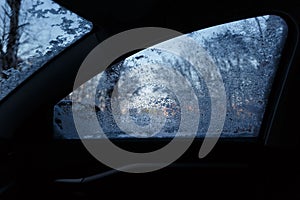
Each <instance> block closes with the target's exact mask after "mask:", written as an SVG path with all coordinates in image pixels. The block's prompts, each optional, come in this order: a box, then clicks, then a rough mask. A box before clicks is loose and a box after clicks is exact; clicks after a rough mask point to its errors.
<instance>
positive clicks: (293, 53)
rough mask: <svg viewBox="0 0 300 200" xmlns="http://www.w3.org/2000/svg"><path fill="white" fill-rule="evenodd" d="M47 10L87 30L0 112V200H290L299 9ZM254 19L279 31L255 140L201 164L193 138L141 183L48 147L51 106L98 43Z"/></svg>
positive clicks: (145, 5) (74, 148) (150, 5)
mask: <svg viewBox="0 0 300 200" xmlns="http://www.w3.org/2000/svg"><path fill="white" fill-rule="evenodd" d="M55 2H57V3H58V4H60V5H62V6H64V7H66V8H67V9H69V10H71V11H73V12H75V13H77V14H78V15H80V16H82V17H83V18H85V19H87V20H89V21H91V22H92V23H93V30H92V31H91V32H90V33H88V34H87V35H85V36H84V37H83V38H81V39H80V40H78V41H76V42H75V43H74V44H72V45H71V46H69V47H68V48H66V49H65V50H64V51H63V52H62V53H60V54H59V55H57V56H56V57H54V58H53V59H51V60H50V61H49V62H48V63H46V64H45V66H43V67H42V68H41V69H39V70H38V71H37V72H36V73H34V74H33V75H32V76H31V77H30V78H28V79H27V80H26V81H24V82H23V83H22V84H21V85H19V86H18V87H17V88H16V89H15V90H14V91H12V92H11V93H10V94H9V95H7V96H6V97H5V98H4V99H3V100H2V101H1V102H0V135H1V139H0V143H1V144H0V163H1V164H0V199H24V198H30V199H35V198H36V199H59V198H67V199H100V198H105V197H106V198H107V197H109V198H115V197H116V198H117V197H121V198H144V197H150V198H160V197H161V195H163V196H166V197H168V198H169V197H173V196H175V197H176V196H177V197H179V196H182V197H184V198H200V199H201V198H204V199H206V198H207V199H220V198H229V199H233V198H234V199H235V198H236V199H299V198H300V194H299V187H300V172H299V169H300V166H299V140H300V138H299V130H298V127H297V121H298V119H299V118H298V117H297V113H298V110H299V104H298V102H299V101H298V96H296V95H297V93H298V91H299V89H297V88H298V87H299V80H300V79H299V73H300V72H299V66H300V59H299V58H300V46H299V43H298V41H299V25H300V12H299V11H300V3H299V2H297V1H294V2H290V1H289V2H288V1H272V0H266V1H259V0H254V1H249V2H244V1H240V2H234V1H231V0H230V1H226V2H225V1H224V2H217V1H207V2H201V1H200V2H194V1H190V0H188V1H170V0H166V1H158V0H147V1H136V0H129V1H114V0H112V1H100V2H97V1H92V0H85V1H81V0H55ZM264 14H275V15H279V16H281V17H282V18H283V19H284V20H285V21H286V23H287V25H288V28H289V29H288V37H287V40H286V43H285V46H284V49H283V53H282V58H281V60H280V66H279V69H278V72H277V73H276V77H275V80H274V83H273V85H272V89H271V93H270V96H269V103H268V105H267V108H266V113H265V115H264V119H263V122H262V125H261V129H260V132H259V135H258V136H257V137H254V138H240V139H239V138H222V139H221V140H219V141H218V143H217V144H216V146H215V147H214V149H213V150H212V151H211V152H210V153H209V154H208V155H207V156H206V157H205V158H203V159H199V158H198V151H199V148H200V146H201V144H202V142H203V139H201V138H197V139H195V140H194V141H193V143H192V145H191V146H190V147H189V149H188V150H187V151H186V152H185V153H184V154H183V155H182V156H181V157H180V158H179V159H178V160H176V161H175V162H174V163H172V164H170V165H169V166H167V167H165V168H163V169H160V170H158V171H154V172H149V173H126V172H121V171H117V170H114V169H111V168H109V167H107V166H106V165H104V164H102V163H100V162H99V161H98V160H96V159H95V158H94V157H93V156H92V155H90V154H89V152H88V151H87V150H86V149H85V148H84V146H83V145H82V142H81V141H80V140H54V139H53V107H54V105H55V104H56V103H58V102H59V101H60V100H61V99H62V98H64V97H65V96H67V95H68V94H69V93H70V92H72V90H73V83H74V80H75V77H76V73H77V71H78V69H79V67H80V65H81V63H82V61H83V60H84V58H85V57H86V55H87V54H88V53H89V52H90V51H91V50H92V49H93V48H94V47H95V46H96V45H97V44H99V43H101V42H102V41H103V40H105V39H106V38H108V37H110V36H112V35H114V34H116V33H119V32H121V31H125V30H129V29H132V28H137V27H165V28H169V29H173V30H176V31H180V32H182V33H189V32H192V31H194V30H200V29H203V28H207V27H211V26H215V25H218V24H223V23H226V22H231V21H236V20H239V19H244V18H248V17H255V16H259V15H264ZM127 56H129V55H123V56H121V57H120V58H119V59H118V61H119V60H122V59H124V58H126V57H127ZM166 142H167V141H164V140H163V139H162V140H130V139H128V140H116V141H115V143H116V144H117V145H119V146H121V147H124V148H126V149H130V150H132V151H135V152H146V151H149V150H151V149H155V148H159V147H161V146H163V145H165V144H166Z"/></svg>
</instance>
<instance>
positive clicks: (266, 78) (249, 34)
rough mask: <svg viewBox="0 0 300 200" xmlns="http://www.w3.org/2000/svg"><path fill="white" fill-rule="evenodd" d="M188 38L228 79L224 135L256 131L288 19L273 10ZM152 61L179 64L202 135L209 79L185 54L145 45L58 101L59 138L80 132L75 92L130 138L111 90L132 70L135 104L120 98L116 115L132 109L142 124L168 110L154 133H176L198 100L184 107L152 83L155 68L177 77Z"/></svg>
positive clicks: (110, 131)
mask: <svg viewBox="0 0 300 200" xmlns="http://www.w3.org/2000/svg"><path fill="white" fill-rule="evenodd" d="M188 36H189V37H191V38H193V39H194V40H195V41H197V42H198V43H199V45H201V46H202V47H203V48H204V49H205V50H206V51H207V53H208V54H209V55H210V56H211V58H212V59H213V61H214V62H215V64H216V65H217V67H218V68H219V70H220V72H221V75H222V78H223V81H224V85H225V90H226V95H227V115H226V120H225V124H224V127H223V131H222V135H221V137H255V136H257V134H258V133H259V130H260V126H261V123H262V119H263V116H264V112H265V108H266V105H267V103H268V96H269V93H270V90H271V86H272V82H273V79H274V76H275V74H276V70H277V68H278V65H279V61H280V57H281V51H282V49H283V46H284V42H285V39H286V36H287V25H286V23H285V22H284V21H283V19H281V18H280V17H278V16H274V15H267V16H261V17H256V18H249V19H245V20H240V21H236V22H231V23H227V24H222V25H219V26H215V27H211V28H207V29H203V30H199V31H195V32H192V33H189V34H188ZM149 64H152V65H153V66H154V65H155V66H161V67H166V68H168V67H169V68H173V69H176V70H177V71H178V72H179V73H180V74H181V75H183V76H184V77H185V78H186V79H187V80H188V81H189V82H190V84H191V86H192V88H193V90H194V92H195V94H196V96H197V98H198V106H199V108H200V111H201V116H200V121H199V124H198V127H199V128H198V133H197V136H198V137H204V136H205V133H206V131H207V128H208V125H209V120H210V103H211V102H210V96H209V94H208V89H207V87H206V85H205V82H204V81H203V79H202V78H201V76H200V75H199V74H197V72H196V71H195V69H193V66H191V64H190V63H188V62H187V61H186V60H185V59H184V58H181V57H178V56H175V55H172V54H171V53H170V52H164V51H161V50H158V49H155V48H148V49H145V50H143V51H140V52H138V53H136V54H134V55H132V56H130V57H128V58H126V59H125V60H124V61H122V62H120V63H118V64H115V65H113V66H111V67H108V68H107V69H106V70H105V71H104V72H103V73H101V74H99V75H97V77H98V78H99V82H97V81H94V80H97V79H91V80H90V81H88V84H87V85H85V87H80V88H78V89H77V90H75V91H74V92H73V93H71V94H70V95H69V96H68V97H66V98H65V99H63V100H62V101H61V102H59V103H58V104H57V105H56V106H55V108H54V113H55V116H54V127H55V130H56V136H57V137H58V138H66V139H76V138H78V135H77V133H76V129H75V126H74V122H73V118H72V112H71V101H70V99H71V98H74V97H76V98H77V99H76V101H78V102H81V103H82V104H84V106H94V107H95V110H96V113H97V117H98V120H99V125H100V126H101V127H102V129H103V131H104V132H105V133H106V134H107V136H108V137H109V138H123V137H132V136H130V134H126V133H125V132H123V131H122V130H121V129H120V128H119V127H118V125H117V124H116V121H115V119H114V116H113V115H112V109H111V101H112V100H113V99H112V91H113V89H114V87H115V86H116V84H117V82H118V81H119V82H118V84H119V86H122V77H125V76H124V74H128V73H129V74H134V75H133V76H129V77H130V79H131V80H132V84H133V85H135V88H137V89H136V91H135V92H134V93H133V94H128V98H129V102H131V103H130V105H128V104H125V105H122V101H120V105H119V107H120V112H119V116H118V117H120V118H122V116H123V115H124V114H125V113H126V112H129V115H130V116H131V120H133V121H134V123H135V124H136V125H138V126H141V127H143V126H146V125H148V124H149V123H151V122H150V121H149V119H150V117H149V116H156V115H157V112H162V113H163V115H164V116H165V124H164V126H163V128H162V129H161V131H160V132H159V133H158V134H156V135H155V136H153V137H173V136H174V135H175V134H176V131H177V129H178V126H179V124H180V120H181V119H180V112H181V109H187V110H188V111H190V112H193V106H194V105H189V106H188V107H187V108H182V107H181V106H180V104H179V103H178V101H177V98H176V96H174V94H172V91H170V90H168V88H165V87H163V86H162V85H161V83H160V82H159V81H157V82H156V84H147V83H149V82H151V83H153V80H152V79H153V77H154V76H153V74H157V73H159V74H160V76H161V77H163V78H165V79H170V78H172V77H170V75H169V74H168V73H165V71H166V70H161V69H159V68H156V67H152V68H151V67H150V68H149V67H145V66H149ZM150 66H151V65H150ZM126 77H127V78H128V76H126ZM178 84H179V83H178ZM91 90H96V91H97V95H96V97H91V96H90V91H91ZM187 92H191V91H189V90H183V91H182V94H185V93H187ZM91 102H92V103H91ZM81 109H82V107H81ZM81 113H82V123H83V124H85V125H86V127H87V129H86V130H87V132H86V138H99V135H98V134H97V133H96V132H95V128H93V127H90V126H89V116H87V115H85V112H84V109H83V110H82V112H81ZM124 120H125V119H124ZM126 120H128V119H126ZM126 120H125V121H124V123H126ZM158 126H160V125H158ZM186 132H188V130H186Z"/></svg>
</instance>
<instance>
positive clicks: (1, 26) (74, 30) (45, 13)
mask: <svg viewBox="0 0 300 200" xmlns="http://www.w3.org/2000/svg"><path fill="white" fill-rule="evenodd" d="M7 12H10V9H9V7H8V5H7V3H6V1H5V0H2V1H0V18H1V20H0V36H1V37H2V36H3V35H5V33H4V32H5V31H6V32H7V29H8V24H9V23H8V20H9V16H8V15H9V13H7ZM6 13H7V14H6ZM4 19H5V20H4ZM5 22H6V23H5ZM19 24H20V29H19V34H20V41H19V44H18V60H19V63H18V67H17V68H10V69H8V70H2V69H1V63H0V72H1V74H2V76H0V100H1V99H3V98H4V97H5V96H6V95H7V94H9V93H10V92H11V91H12V90H13V89H15V88H16V87H17V86H18V85H19V84H20V83H22V82H23V81H24V80H25V79H26V78H27V77H29V76H30V75H31V74H33V73H34V72H35V71H36V70H38V69H39V68H40V67H42V66H43V65H44V64H45V63H46V62H47V61H49V60H50V59H51V58H53V57H54V56H56V55H57V54H58V53H60V52H61V51H62V50H63V49H64V48H66V47H67V46H69V45H71V44H72V43H73V42H75V41H76V40H78V39H79V38H81V37H82V36H83V35H85V34H86V33H88V32H90V31H91V29H92V23H90V22H88V21H87V20H85V19H83V18H81V17H79V16H78V15H76V14H74V13H72V12H71V11H69V10H66V9H65V8H63V7H61V6H60V5H58V4H57V3H55V2H53V1H51V0H43V1H41V0H38V1H36V0H21V8H20V14H19ZM4 45H5V44H4Z"/></svg>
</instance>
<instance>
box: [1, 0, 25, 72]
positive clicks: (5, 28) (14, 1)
mask: <svg viewBox="0 0 300 200" xmlns="http://www.w3.org/2000/svg"><path fill="white" fill-rule="evenodd" d="M20 8H21V0H6V4H5V6H3V7H2V10H3V15H2V16H1V20H2V31H1V38H0V72H2V70H6V69H9V68H15V69H16V68H17V66H18V46H19V39H20V33H19V29H20V27H21V26H20V25H19V14H20ZM1 74H2V73H1ZM2 76H4V74H2Z"/></svg>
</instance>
